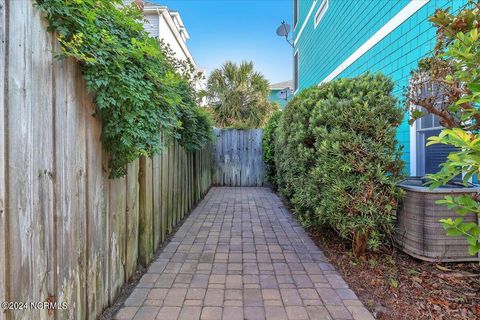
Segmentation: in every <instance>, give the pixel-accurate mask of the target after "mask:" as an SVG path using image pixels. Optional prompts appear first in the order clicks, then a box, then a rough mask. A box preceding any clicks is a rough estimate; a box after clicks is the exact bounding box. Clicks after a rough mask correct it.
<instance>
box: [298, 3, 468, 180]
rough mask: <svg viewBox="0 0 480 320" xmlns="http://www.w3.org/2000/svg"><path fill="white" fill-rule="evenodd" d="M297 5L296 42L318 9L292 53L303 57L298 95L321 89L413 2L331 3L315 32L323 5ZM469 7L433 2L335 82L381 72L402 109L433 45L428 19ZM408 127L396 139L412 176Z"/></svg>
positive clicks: (300, 58)
mask: <svg viewBox="0 0 480 320" xmlns="http://www.w3.org/2000/svg"><path fill="white" fill-rule="evenodd" d="M299 2H300V4H301V5H300V8H299V9H300V11H299V14H300V19H299V22H298V25H297V28H295V30H294V37H295V38H296V37H297V35H298V33H299V31H300V28H301V26H302V24H303V23H304V21H305V18H306V17H307V14H308V11H309V10H310V8H311V6H312V5H314V6H315V8H314V10H313V11H312V14H311V16H310V18H309V19H308V20H307V22H306V24H305V28H304V30H303V32H302V34H301V35H300V37H299V38H298V39H297V43H296V45H295V49H294V50H295V51H297V50H298V55H299V89H300V90H302V89H304V88H307V87H310V86H312V85H317V84H318V83H320V82H321V81H322V80H323V79H324V78H325V77H327V76H328V75H329V74H330V73H331V72H332V71H334V70H335V69H336V68H337V67H338V66H339V65H340V64H341V63H342V62H344V61H345V60H346V59H347V58H348V57H349V56H350V55H351V54H352V53H354V52H355V51H356V50H357V49H358V48H359V47H360V46H361V45H362V44H364V43H365V42H366V41H367V40H368V39H369V38H370V37H371V36H373V35H374V34H375V33H376V32H377V31H378V30H379V29H380V28H381V27H383V26H384V25H385V24H386V23H387V22H388V21H389V20H390V19H392V18H393V17H394V16H395V15H396V14H397V13H398V12H400V11H401V10H402V9H403V8H404V7H405V6H406V5H407V4H408V3H409V2H410V1H408V0H371V1H360V0H354V1H344V0H329V8H328V10H327V11H326V13H325V15H324V16H323V19H322V20H321V21H320V23H319V25H318V26H317V27H316V28H314V21H313V20H314V15H315V13H316V11H317V8H318V7H319V6H320V4H321V2H322V0H316V1H314V0H304V1H302V0H300V1H299ZM466 3H467V0H430V1H429V2H428V3H427V4H426V5H425V6H423V7H422V8H421V9H420V10H418V11H417V12H416V13H415V14H413V15H412V16H411V17H410V18H409V19H407V20H406V21H405V22H403V23H402V24H401V25H400V26H399V27H397V28H396V29H395V30H394V31H393V32H391V33H390V34H388V35H387V36H386V37H385V38H383V39H382V40H381V41H380V42H379V43H378V44H376V45H375V46H374V47H373V48H371V49H370V50H369V51H367V52H366V53H365V54H364V55H363V56H361V57H360V58H359V59H357V60H356V61H355V62H354V63H353V64H352V65H350V66H349V67H348V68H347V69H346V70H344V71H343V72H342V73H341V74H340V75H338V76H337V78H344V77H354V76H357V75H360V74H362V73H364V72H366V71H370V72H382V73H384V74H386V75H388V76H390V77H392V79H393V80H394V81H395V95H396V96H397V97H398V99H399V101H400V103H401V101H402V100H403V96H402V93H403V90H404V88H405V87H406V86H407V85H408V79H409V74H410V72H411V71H412V70H413V69H415V68H416V67H417V62H418V60H419V59H420V58H422V57H424V56H425V55H426V54H428V53H429V52H430V51H431V49H432V48H433V46H434V44H435V29H434V28H432V26H431V24H430V23H429V22H428V17H429V16H430V15H432V14H433V13H434V12H435V9H436V8H439V7H451V8H452V10H453V11H456V10H458V9H459V8H460V7H461V6H463V5H465V4H466ZM407 121H408V116H405V119H404V121H403V123H402V124H401V126H400V127H399V129H398V131H397V138H398V141H399V143H400V144H401V145H402V146H403V151H404V152H403V160H404V161H405V162H406V164H407V168H406V169H407V172H409V171H410V152H409V150H410V128H409V125H408V123H407Z"/></svg>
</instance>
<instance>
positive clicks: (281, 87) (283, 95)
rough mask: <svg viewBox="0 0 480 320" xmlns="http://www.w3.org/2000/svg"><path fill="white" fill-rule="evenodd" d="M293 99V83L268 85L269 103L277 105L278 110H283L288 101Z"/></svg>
mask: <svg viewBox="0 0 480 320" xmlns="http://www.w3.org/2000/svg"><path fill="white" fill-rule="evenodd" d="M292 97H293V81H292V80H289V81H283V82H279V83H274V84H271V85H270V96H269V100H270V101H271V102H275V103H278V104H279V105H280V108H282V109H283V108H284V107H285V105H286V104H287V102H288V101H290V99H291V98H292Z"/></svg>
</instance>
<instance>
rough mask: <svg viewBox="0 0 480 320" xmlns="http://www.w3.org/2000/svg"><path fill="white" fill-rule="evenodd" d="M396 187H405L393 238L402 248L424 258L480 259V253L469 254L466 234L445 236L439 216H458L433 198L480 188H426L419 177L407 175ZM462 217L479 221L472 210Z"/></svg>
mask: <svg viewBox="0 0 480 320" xmlns="http://www.w3.org/2000/svg"><path fill="white" fill-rule="evenodd" d="M399 187H401V188H402V189H404V190H405V192H406V195H405V198H404V199H403V203H401V204H400V206H399V209H398V211H397V230H396V233H395V237H394V239H395V242H396V244H397V245H398V246H399V247H400V248H401V249H402V251H404V252H405V253H407V254H409V255H411V256H413V257H415V258H418V259H421V260H426V261H436V262H456V261H458V262H460V261H480V257H478V256H471V255H469V254H468V247H467V241H466V239H465V238H463V237H450V236H447V235H446V232H445V229H443V227H442V225H441V223H440V222H439V220H440V219H444V218H456V217H458V215H457V214H456V213H455V211H454V210H450V209H448V208H447V206H445V205H437V204H435V201H437V200H440V199H443V198H444V197H445V196H446V195H453V196H454V195H460V194H466V193H475V192H479V191H480V188H478V187H476V186H475V187H473V186H471V187H460V186H453V185H452V187H442V188H437V189H435V190H429V189H428V187H424V186H423V185H422V180H421V179H418V178H409V179H407V180H405V181H404V182H402V183H400V184H399ZM464 220H465V221H466V222H476V223H478V217H477V216H476V215H475V214H471V215H466V216H465V217H464Z"/></svg>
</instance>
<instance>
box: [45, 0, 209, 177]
mask: <svg viewBox="0 0 480 320" xmlns="http://www.w3.org/2000/svg"><path fill="white" fill-rule="evenodd" d="M36 3H37V5H38V8H39V9H40V10H41V12H42V13H43V14H44V16H45V18H46V20H47V21H48V23H49V30H50V31H55V32H56V36H57V39H58V40H59V43H60V46H61V52H60V53H58V54H57V57H59V58H66V57H71V58H74V59H76V60H77V61H78V62H79V64H80V66H81V69H82V73H83V75H84V78H85V81H86V84H87V88H88V89H89V91H90V92H93V93H94V96H95V103H96V106H97V112H96V116H97V117H99V118H100V119H101V120H102V138H101V139H102V143H103V147H104V148H105V149H106V150H107V151H108V152H109V155H110V162H109V167H110V176H111V177H119V176H122V175H125V173H126V165H127V164H128V163H129V162H131V161H133V160H135V159H136V158H138V157H140V156H152V155H153V154H155V153H157V152H159V151H161V150H162V148H163V145H162V142H161V140H160V130H162V131H163V132H164V133H165V134H167V135H170V136H174V137H175V138H177V139H179V140H180V142H181V143H182V144H184V145H186V146H187V147H189V148H198V147H200V146H201V145H202V144H203V143H205V141H206V139H205V138H207V137H209V136H210V135H211V134H210V130H211V128H208V127H207V126H206V125H204V124H202V125H198V124H199V123H204V122H205V116H204V115H203V114H201V112H200V111H198V110H197V109H198V107H197V105H196V103H195V101H196V100H195V92H194V90H193V86H192V83H191V79H190V78H189V75H188V74H185V73H188V67H186V68H183V69H181V70H180V72H178V71H177V70H176V69H175V66H174V65H172V62H173V61H175V60H174V59H172V58H171V57H170V56H168V52H167V51H166V48H164V47H163V46H162V44H161V43H160V42H159V41H158V40H157V39H155V38H151V37H149V36H148V34H147V33H146V32H145V31H144V30H143V24H142V20H143V17H142V12H141V11H140V10H139V9H138V8H137V7H136V6H135V4H130V5H123V3H122V1H121V0H113V1H112V0H79V1H63V0H36ZM189 126H191V127H189Z"/></svg>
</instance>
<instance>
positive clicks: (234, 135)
mask: <svg viewBox="0 0 480 320" xmlns="http://www.w3.org/2000/svg"><path fill="white" fill-rule="evenodd" d="M215 136H216V142H215V145H214V148H215V149H214V155H213V161H214V168H213V184H215V185H222V186H223V185H225V186H261V185H263V183H264V174H265V173H264V170H265V169H264V164H263V159H262V136H263V130H262V129H250V130H235V129H218V128H215Z"/></svg>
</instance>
